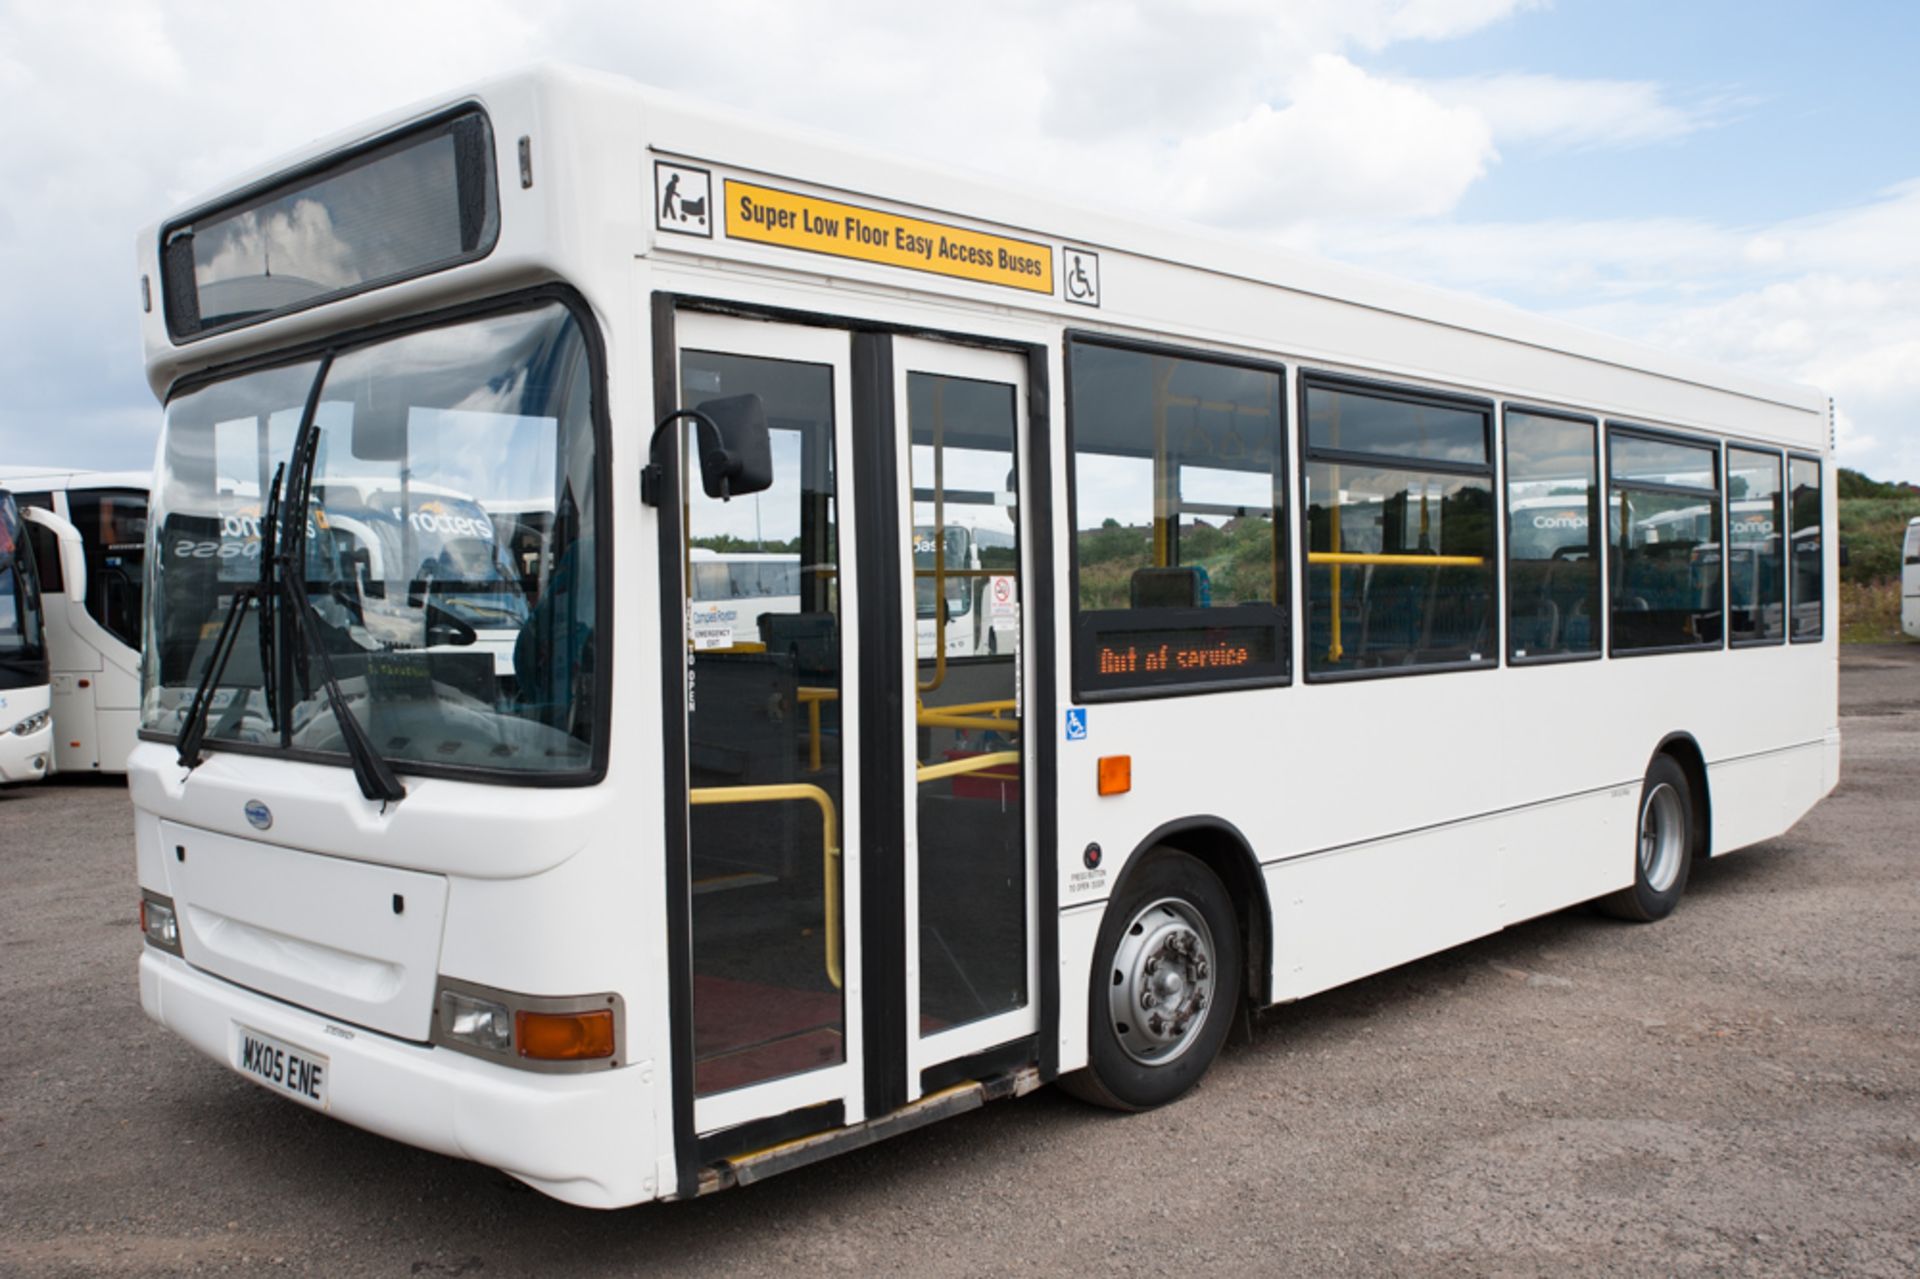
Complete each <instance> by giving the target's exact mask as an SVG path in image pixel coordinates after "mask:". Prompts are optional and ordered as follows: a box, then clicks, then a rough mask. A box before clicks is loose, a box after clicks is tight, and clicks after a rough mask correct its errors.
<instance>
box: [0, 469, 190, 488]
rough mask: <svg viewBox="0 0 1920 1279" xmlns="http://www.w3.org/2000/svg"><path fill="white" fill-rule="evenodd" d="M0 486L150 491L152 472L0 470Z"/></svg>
mask: <svg viewBox="0 0 1920 1279" xmlns="http://www.w3.org/2000/svg"><path fill="white" fill-rule="evenodd" d="M0 484H4V485H6V486H7V487H9V488H12V489H15V490H19V489H29V488H31V489H49V490H53V491H56V492H58V491H62V490H71V489H122V488H125V489H151V488H152V487H153V473H152V472H151V471H85V470H77V469H75V468H73V467H58V466H0Z"/></svg>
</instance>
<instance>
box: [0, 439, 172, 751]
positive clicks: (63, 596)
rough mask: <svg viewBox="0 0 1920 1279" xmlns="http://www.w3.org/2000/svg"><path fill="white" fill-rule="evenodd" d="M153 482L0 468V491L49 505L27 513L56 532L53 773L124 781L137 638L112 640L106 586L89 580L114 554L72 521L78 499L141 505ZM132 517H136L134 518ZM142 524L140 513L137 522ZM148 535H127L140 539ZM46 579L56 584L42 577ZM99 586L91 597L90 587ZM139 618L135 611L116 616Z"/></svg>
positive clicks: (134, 582)
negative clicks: (112, 497) (107, 497)
mask: <svg viewBox="0 0 1920 1279" xmlns="http://www.w3.org/2000/svg"><path fill="white" fill-rule="evenodd" d="M151 483H152V478H151V476H150V475H148V474H147V473H146V472H144V471H62V470H55V469H52V468H36V467H20V466H16V467H0V484H6V485H9V486H11V487H12V488H14V489H15V490H16V491H17V492H18V493H21V494H44V495H47V496H48V500H49V501H50V503H51V504H50V505H47V506H40V505H37V504H36V505H35V506H33V507H31V508H29V507H26V506H25V505H23V506H22V513H23V514H25V515H26V517H27V519H28V520H30V521H31V522H32V523H34V524H37V525H40V526H41V527H43V528H45V529H47V530H49V531H50V533H51V534H52V541H53V542H54V543H55V545H57V546H58V548H59V550H58V554H59V557H60V565H59V572H60V583H61V589H60V590H58V591H48V592H47V593H46V597H45V598H46V616H47V639H48V649H49V653H50V656H51V659H52V665H53V723H54V736H53V748H54V749H53V771H55V772H63V773H122V772H125V771H126V760H127V756H128V754H129V753H130V752H131V751H132V750H133V744H134V738H135V733H136V731H137V730H138V728H139V724H140V648H139V645H138V644H137V643H133V642H130V640H132V639H134V638H135V637H134V636H131V635H120V634H116V633H115V632H114V631H113V630H112V629H110V628H109V627H108V626H107V625H106V623H105V620H104V618H105V617H106V616H107V613H106V612H105V606H104V604H103V600H104V596H105V591H104V590H103V589H101V588H102V587H104V586H105V585H107V584H105V583H101V582H97V581H93V578H94V577H97V576H99V575H100V574H101V573H102V572H118V571H119V570H117V569H114V568H110V567H108V561H109V560H114V559H117V558H118V557H117V556H116V555H115V553H114V551H113V550H112V548H109V547H104V546H100V545H96V544H93V543H90V542H89V540H88V539H89V533H90V532H95V533H97V532H98V530H97V529H94V530H83V529H82V528H81V527H80V526H79V524H77V523H76V522H75V512H74V510H73V507H72V504H71V503H72V497H71V495H72V494H75V493H85V492H88V491H93V490H112V491H115V492H118V493H124V494H137V495H138V498H139V504H142V511H143V512H144V505H143V503H144V499H145V495H146V492H147V489H148V487H149V485H150V484H151ZM129 518H132V517H129ZM138 518H139V519H140V520H141V521H142V522H143V523H144V519H145V516H144V513H142V514H141V515H140V516H139V517H138ZM145 536H146V534H145V531H144V528H141V529H137V530H134V531H132V532H130V534H129V540H130V542H132V543H135V544H137V543H139V542H141V541H142V540H144V538H145ZM142 575H143V571H142V569H141V567H140V566H135V568H134V570H133V572H131V573H126V574H123V575H122V578H121V580H119V581H118V582H116V583H114V584H113V585H115V586H116V587H118V588H120V589H131V588H135V587H138V586H139V584H140V581H141V579H142ZM41 577H42V579H43V581H44V580H46V579H49V578H50V577H51V573H50V571H49V570H48V569H46V568H44V567H43V568H42V569H41ZM90 584H91V586H92V587H93V588H94V589H93V590H92V591H91V593H90V591H89V586H90ZM118 611H119V612H121V613H124V614H126V615H128V616H130V617H132V618H137V617H138V614H139V608H138V606H137V604H136V605H135V606H134V607H132V608H130V609H128V608H125V607H122V608H120V609H119V610H118Z"/></svg>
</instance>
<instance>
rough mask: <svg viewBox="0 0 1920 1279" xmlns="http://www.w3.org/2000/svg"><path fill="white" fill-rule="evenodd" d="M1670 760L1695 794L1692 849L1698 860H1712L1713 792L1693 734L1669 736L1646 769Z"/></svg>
mask: <svg viewBox="0 0 1920 1279" xmlns="http://www.w3.org/2000/svg"><path fill="white" fill-rule="evenodd" d="M1662 755H1666V756H1668V757H1670V758H1671V759H1672V760H1673V762H1674V763H1676V764H1678V765H1679V766H1680V771H1681V772H1683V773H1685V774H1686V775H1687V785H1688V786H1689V787H1691V788H1692V790H1693V796H1692V799H1693V848H1694V853H1695V855H1696V856H1697V857H1699V858H1700V859H1702V860H1704V859H1706V858H1708V857H1711V856H1713V792H1712V791H1711V789H1710V788H1709V787H1708V784H1707V757H1706V754H1705V752H1703V751H1702V750H1701V749H1700V743H1699V742H1698V741H1696V740H1694V736H1693V734H1692V733H1684V732H1678V733H1668V734H1667V735H1666V736H1665V737H1663V738H1662V739H1661V740H1660V745H1659V746H1657V747H1656V748H1655V749H1654V752H1653V756H1652V758H1650V759H1648V760H1647V766H1648V767H1649V768H1651V767H1652V766H1653V760H1654V759H1658V758H1659V757H1660V756H1662Z"/></svg>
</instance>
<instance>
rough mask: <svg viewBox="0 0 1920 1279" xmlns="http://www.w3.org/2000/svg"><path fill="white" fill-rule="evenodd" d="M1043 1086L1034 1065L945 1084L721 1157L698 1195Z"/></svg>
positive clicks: (709, 1170) (759, 1178)
mask: <svg viewBox="0 0 1920 1279" xmlns="http://www.w3.org/2000/svg"><path fill="white" fill-rule="evenodd" d="M1039 1086H1040V1071H1039V1070H1038V1069H1037V1068H1035V1067H1033V1066H1025V1067H1022V1068H1021V1069H1019V1070H1014V1071H1009V1072H1008V1073H1006V1074H1004V1075H996V1076H994V1077H993V1078H991V1079H986V1080H977V1079H970V1080H967V1081H966V1082H965V1083H958V1084H955V1085H953V1086H952V1087H951V1088H943V1089H941V1090H940V1091H939V1092H936V1093H932V1094H929V1095H928V1096H925V1097H922V1098H921V1099H920V1100H918V1101H916V1102H912V1103H911V1104H909V1105H906V1106H902V1107H901V1108H900V1109H899V1110H896V1111H894V1112H893V1113H892V1114H890V1115H882V1116H880V1117H879V1118H878V1119H869V1120H867V1121H866V1122H865V1123H858V1124H853V1125H851V1126H850V1127H846V1128H835V1129H833V1130H831V1131H829V1132H819V1133H814V1134H812V1135H810V1136H806V1137H796V1138H795V1139H794V1140H792V1141H783V1142H781V1143H779V1144H778V1145H774V1146H768V1147H767V1148H766V1149H764V1150H754V1151H750V1152H748V1153H747V1154H744V1155H735V1156H733V1157H732V1158H730V1159H723V1160H721V1161H720V1162H718V1163H716V1164H714V1165H712V1166H711V1167H707V1168H703V1169H701V1170H700V1190H699V1193H700V1194H703V1195H707V1194H712V1193H713V1192H714V1191H716V1190H725V1189H727V1188H728V1187H729V1186H751V1185H752V1184H753V1183H754V1182H756V1181H765V1180H766V1179H767V1178H769V1177H777V1176H779V1175H780V1174H781V1173H783V1172H791V1171H793V1170H794V1169H795V1168H804V1167H806V1166H807V1165H808V1164H811V1163H818V1162H819V1161H820V1160H822V1159H826V1158H829V1157H831V1156H833V1155H839V1154H844V1153H846V1152H847V1151H849V1150H858V1149H860V1148H861V1147H863V1146H871V1145H874V1144H876V1143H877V1142H881V1141H885V1140H886V1139H887V1138H889V1137H897V1136H899V1135H900V1134H901V1133H906V1132H912V1131H913V1130H914V1129H916V1128H924V1127H926V1125H928V1124H930V1123H933V1122H935V1121H936V1120H940V1119H947V1118H950V1117H952V1116H954V1115H960V1114H965V1113H966V1112H967V1111H969V1110H978V1109H980V1107H982V1106H984V1105H986V1104H987V1103H988V1102H990V1101H999V1100H1000V1099H1001V1098H1003V1097H1019V1096H1024V1095H1025V1094H1027V1093H1030V1092H1032V1091H1033V1090H1034V1089H1036V1088H1038V1087H1039Z"/></svg>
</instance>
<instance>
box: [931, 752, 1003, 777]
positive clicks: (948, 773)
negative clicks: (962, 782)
mask: <svg viewBox="0 0 1920 1279" xmlns="http://www.w3.org/2000/svg"><path fill="white" fill-rule="evenodd" d="M1019 762H1020V752H1019V751H993V752H991V753H989V754H986V755H969V756H967V757H966V758H965V759H950V760H948V761H947V762H946V763H944V764H922V765H920V766H919V768H918V770H917V771H916V772H915V774H914V776H915V779H916V780H918V781H922V782H937V781H939V780H940V779H941V778H942V777H958V776H960V775H961V774H963V773H984V772H986V771H987V770H988V769H989V768H998V767H1000V766H1001V765H1002V764H1018V763H1019Z"/></svg>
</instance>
